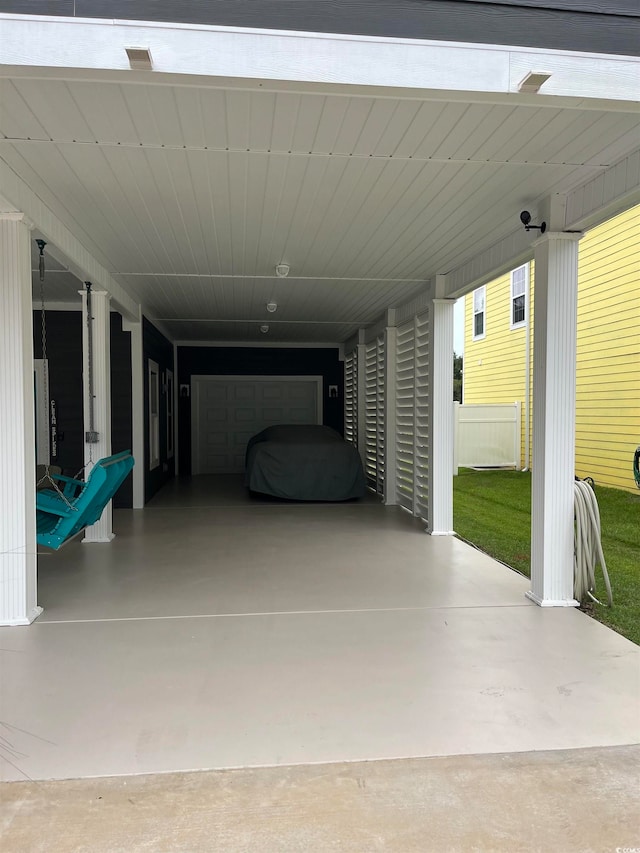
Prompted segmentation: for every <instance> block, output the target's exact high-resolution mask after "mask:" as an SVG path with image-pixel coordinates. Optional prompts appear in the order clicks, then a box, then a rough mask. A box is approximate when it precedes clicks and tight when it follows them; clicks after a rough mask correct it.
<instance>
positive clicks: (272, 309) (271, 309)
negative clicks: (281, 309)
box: [267, 302, 278, 314]
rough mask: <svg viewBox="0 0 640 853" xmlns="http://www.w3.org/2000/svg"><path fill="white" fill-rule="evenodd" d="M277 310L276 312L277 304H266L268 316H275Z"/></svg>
mask: <svg viewBox="0 0 640 853" xmlns="http://www.w3.org/2000/svg"><path fill="white" fill-rule="evenodd" d="M277 310H278V303H277V302H267V311H268V312H269V314H275V312H276V311H277Z"/></svg>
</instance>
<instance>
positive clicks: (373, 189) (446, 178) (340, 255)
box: [0, 78, 640, 342]
mask: <svg viewBox="0 0 640 853" xmlns="http://www.w3.org/2000/svg"><path fill="white" fill-rule="evenodd" d="M205 82H206V81H203V85H202V86H195V85H188V86H187V85H182V86H178V85H169V84H167V85H162V84H161V83H160V84H159V83H157V82H156V83H154V84H153V85H147V84H141V83H117V82H79V81H62V80H53V79H28V78H16V79H13V80H10V79H3V80H2V81H0V104H1V107H2V108H1V110H0V133H1V134H2V137H3V139H2V140H1V141H0V156H1V157H2V158H3V159H4V160H5V161H6V162H7V164H8V165H9V166H10V167H11V168H12V169H13V170H14V171H15V172H17V173H18V174H19V175H20V176H21V177H23V178H24V180H25V181H26V182H27V183H28V184H29V185H30V186H31V188H32V189H33V190H34V191H35V192H36V193H37V194H38V195H39V196H40V197H41V198H42V200H43V201H44V202H45V203H46V204H47V205H48V206H49V207H50V208H51V209H52V210H53V211H54V213H56V214H57V215H58V216H59V217H60V219H61V220H62V221H63V222H64V223H65V225H67V227H69V228H70V229H71V230H72V231H73V232H74V233H75V234H76V235H77V236H78V238H79V239H80V240H81V242H82V243H83V244H84V245H85V247H86V248H87V249H88V250H89V251H90V252H91V253H92V254H93V255H94V256H95V257H96V259H97V260H98V261H99V262H100V263H101V264H102V265H103V266H105V267H106V268H107V269H108V270H109V272H110V273H111V274H112V275H113V276H114V278H115V279H116V280H117V281H118V282H119V283H120V284H121V285H122V286H123V287H124V288H125V289H126V290H127V291H128V292H129V293H130V294H131V295H132V296H133V297H134V298H135V299H136V300H137V301H139V302H140V303H142V305H143V306H144V307H145V309H146V310H147V311H149V312H150V313H151V314H152V315H153V316H155V317H156V318H158V319H162V320H163V321H164V322H165V327H166V328H167V329H168V330H169V331H170V333H171V334H172V335H174V336H175V339H178V340H255V339H265V338H268V339H269V340H271V341H278V340H281V341H309V342H314V341H327V342H328V341H342V340H345V339H346V338H348V337H349V336H350V335H351V334H352V333H353V332H354V331H355V330H356V329H357V328H359V327H361V326H363V325H367V324H369V323H371V322H373V321H374V320H375V319H376V318H377V317H378V316H379V315H380V314H381V312H382V311H383V310H384V309H385V308H386V307H388V306H391V307H393V306H397V305H400V304H402V303H403V302H405V301H407V300H408V299H410V298H411V297H412V296H414V295H415V294H416V293H418V292H419V291H420V290H421V289H422V288H423V287H424V283H425V281H427V280H428V279H429V278H431V277H432V276H433V275H435V274H436V273H445V272H447V271H448V270H450V269H452V268H454V267H456V266H458V265H459V264H461V263H464V262H465V261H467V260H468V259H470V258H471V257H473V256H474V255H475V254H476V253H477V252H478V251H480V250H482V249H484V248H487V247H488V246H490V245H492V244H493V243H495V242H496V241H497V240H499V239H500V238H501V237H503V236H504V235H505V234H507V233H509V232H511V231H513V230H514V228H515V227H517V226H518V223H519V220H518V213H519V211H520V210H522V209H523V208H529V209H533V210H535V207H536V202H537V201H538V200H540V199H541V198H543V197H545V196H546V195H548V194H550V193H552V192H554V191H564V190H568V189H571V188H572V187H574V186H576V185H577V184H579V183H582V182H583V181H585V180H586V179H588V178H590V177H592V176H593V175H595V174H597V173H598V172H599V171H600V170H602V169H603V168H604V167H606V166H608V165H610V164H611V163H613V162H615V161H616V160H617V159H619V158H620V157H622V156H624V155H626V154H627V153H629V151H631V150H633V149H635V148H637V147H638V143H639V142H640V122H639V117H638V113H637V111H634V110H632V108H631V107H630V108H629V110H628V111H625V110H624V107H623V106H620V105H618V106H617V111H615V112H608V111H605V110H600V109H597V108H594V105H593V104H586V103H585V104H582V103H580V102H577V101H571V102H564V101H563V102H557V103H556V102H553V103H550V102H549V99H544V100H543V101H541V105H539V106H530V105H526V104H525V103H522V102H521V99H520V100H518V98H517V97H515V98H514V100H513V102H509V103H494V104H492V103H482V102H479V103H473V102H465V101H464V100H460V99H458V100H455V101H451V102H449V101H445V100H442V99H435V98H434V100H424V99H419V98H415V97H408V98H399V97H397V95H394V96H393V97H385V96H380V97H363V96H357V97H350V96H348V95H346V94H345V95H340V94H335V93H332V94H330V95H327V94H323V93H322V92H318V93H317V94H310V93H308V92H305V93H302V94H301V93H295V92H282V91H279V92H270V91H263V90H256V91H243V90H241V89H238V88H233V89H231V88H230V89H222V88H211V87H210V82H211V81H208V82H207V83H206V85H205ZM0 189H1V188H0ZM34 260H35V256H34ZM280 262H285V263H287V264H289V265H290V268H291V271H290V274H289V277H288V278H287V279H278V278H276V276H275V269H274V268H275V265H276V264H277V263H280ZM35 266H37V264H36V265H34V268H35ZM47 266H48V267H51V266H52V265H51V264H50V263H48V264H47ZM34 279H35V286H34V290H36V291H37V290H38V282H37V275H36V276H34ZM78 284H79V283H78V281H77V280H76V279H74V278H73V276H70V275H69V274H65V273H64V271H63V270H60V271H58V272H52V273H51V275H50V276H48V279H47V291H48V296H49V298H50V299H51V300H53V301H69V300H71V299H77V290H78ZM269 300H275V301H276V302H277V303H278V306H279V308H278V311H277V312H276V313H275V314H268V313H267V311H266V307H265V304H266V302H267V301H269ZM264 322H268V323H269V326H270V329H269V333H268V334H267V335H261V334H260V332H259V328H258V327H259V324H260V323H264Z"/></svg>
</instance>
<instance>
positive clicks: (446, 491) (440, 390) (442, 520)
mask: <svg viewBox="0 0 640 853" xmlns="http://www.w3.org/2000/svg"><path fill="white" fill-rule="evenodd" d="M454 305H455V299H434V300H433V302H432V305H431V310H430V312H429V319H430V328H429V353H430V359H429V389H430V397H431V400H430V402H431V406H430V409H429V518H428V523H429V528H428V530H429V533H431V535H432V536H450V535H452V534H453V532H454V530H453V456H454V443H455V442H454V417H453V416H454V411H453V320H454V317H453V309H454Z"/></svg>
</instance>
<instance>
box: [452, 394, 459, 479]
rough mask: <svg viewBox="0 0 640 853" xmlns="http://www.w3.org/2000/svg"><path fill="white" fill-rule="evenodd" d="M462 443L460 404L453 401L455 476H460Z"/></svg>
mask: <svg viewBox="0 0 640 853" xmlns="http://www.w3.org/2000/svg"><path fill="white" fill-rule="evenodd" d="M459 441H460V403H459V402H458V401H457V400H454V401H453V476H454V477H457V476H458V442H459Z"/></svg>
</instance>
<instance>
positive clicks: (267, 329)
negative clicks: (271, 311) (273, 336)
mask: <svg viewBox="0 0 640 853" xmlns="http://www.w3.org/2000/svg"><path fill="white" fill-rule="evenodd" d="M260 331H261V332H262V334H263V335H266V334H267V332H268V331H269V327H268V326H267V324H266V323H264V324H263V325H262V326H260Z"/></svg>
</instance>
